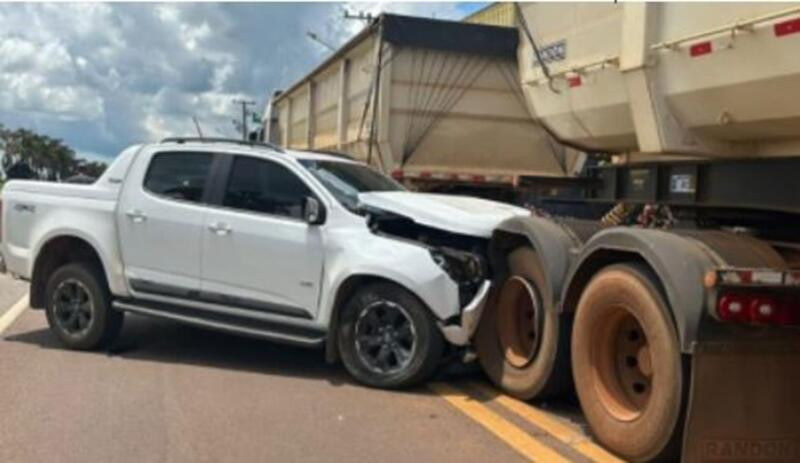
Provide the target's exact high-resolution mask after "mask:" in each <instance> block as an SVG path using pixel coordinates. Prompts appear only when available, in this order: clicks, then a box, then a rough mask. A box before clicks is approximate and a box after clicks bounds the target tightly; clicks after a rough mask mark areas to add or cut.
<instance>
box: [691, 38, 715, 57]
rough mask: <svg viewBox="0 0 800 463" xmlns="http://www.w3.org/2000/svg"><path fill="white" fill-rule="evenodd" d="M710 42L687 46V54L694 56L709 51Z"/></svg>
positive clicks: (705, 53)
mask: <svg viewBox="0 0 800 463" xmlns="http://www.w3.org/2000/svg"><path fill="white" fill-rule="evenodd" d="M711 51H712V50H711V42H700V43H696V44H694V45H692V46H691V47H689V56H691V57H692V58H696V57H698V56H703V55H707V54H709V53H711Z"/></svg>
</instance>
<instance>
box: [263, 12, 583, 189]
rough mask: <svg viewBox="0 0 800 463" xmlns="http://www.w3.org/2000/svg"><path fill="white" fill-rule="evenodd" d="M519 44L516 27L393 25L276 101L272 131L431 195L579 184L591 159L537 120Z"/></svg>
mask: <svg viewBox="0 0 800 463" xmlns="http://www.w3.org/2000/svg"><path fill="white" fill-rule="evenodd" d="M518 40H519V37H518V34H517V31H516V30H515V29H514V28H510V27H497V26H488V25H482V24H466V23H458V22H453V21H441V20H433V19H427V18H417V17H409V16H399V15H393V14H383V15H381V16H380V17H379V19H378V20H377V21H375V22H373V23H371V24H370V25H368V26H367V27H365V28H364V30H363V31H362V32H361V33H359V34H357V35H356V36H355V37H354V38H353V39H351V40H350V41H348V42H347V43H346V44H345V45H344V46H342V48H340V49H339V50H337V51H336V52H334V53H333V54H332V55H331V56H330V57H329V58H327V59H326V60H325V61H324V62H323V63H322V64H320V65H319V66H318V67H317V68H316V69H314V70H313V71H312V72H311V73H309V74H308V75H306V76H305V77H303V78H302V79H300V80H299V81H297V82H296V83H295V84H293V85H292V86H290V87H289V88H288V89H286V90H285V91H282V92H277V94H276V95H275V96H273V98H272V99H271V101H270V105H269V108H268V110H267V114H268V115H267V117H265V118H264V125H265V127H264V129H265V130H264V132H265V133H266V134H267V136H268V138H269V140H270V141H271V142H273V143H276V144H279V145H281V146H283V147H285V148H289V149H311V150H320V151H337V152H340V153H345V154H348V155H350V156H352V157H354V158H356V159H358V160H362V161H366V162H368V163H370V164H372V165H374V166H375V167H376V168H378V169H380V170H381V171H382V172H384V173H386V174H389V175H392V176H393V177H394V178H395V179H397V180H399V181H401V182H403V183H405V184H406V185H409V186H413V187H415V188H416V189H418V190H423V191H451V192H452V191H459V189H461V190H463V189H464V188H465V187H466V188H470V189H475V188H481V189H482V191H483V192H486V191H487V190H493V191H503V192H511V191H514V190H515V189H517V188H518V187H520V186H522V185H523V184H525V185H530V184H535V185H537V186H539V187H542V188H553V187H560V186H563V185H565V184H567V185H569V184H571V182H575V181H579V179H576V178H575V176H574V175H573V174H574V173H575V172H577V171H579V170H581V168H582V166H583V162H584V160H585V156H584V155H583V154H582V153H579V152H578V151H575V150H572V149H570V148H567V147H565V146H564V145H562V144H559V143H557V142H555V141H554V140H553V138H552V137H551V136H550V135H549V134H548V133H547V132H546V131H544V130H543V129H542V128H541V127H540V126H538V125H537V122H536V121H535V120H534V119H532V118H531V116H530V114H529V112H528V109H527V107H526V102H525V98H524V95H523V93H522V89H521V87H520V83H519V78H518V75H519V72H518V70H517V60H516V53H517V48H518ZM378 62H380V63H381V65H380V66H377V65H376V63H378ZM489 153H491V155H489Z"/></svg>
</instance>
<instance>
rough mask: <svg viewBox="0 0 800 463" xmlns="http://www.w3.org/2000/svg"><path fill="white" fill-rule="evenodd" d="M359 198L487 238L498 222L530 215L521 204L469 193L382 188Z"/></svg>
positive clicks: (430, 224)
mask: <svg viewBox="0 0 800 463" xmlns="http://www.w3.org/2000/svg"><path fill="white" fill-rule="evenodd" d="M358 199H359V201H360V202H361V203H362V204H364V205H366V206H370V207H375V208H378V209H383V210H385V211H388V212H393V213H395V214H399V215H402V216H405V217H408V218H409V219H412V220H413V221H415V222H417V223H418V224H420V225H426V226H428V227H432V228H438V229H440V230H445V231H448V232H452V233H460V234H462V235H471V236H480V237H486V238H488V237H490V236H492V232H493V231H494V229H495V228H496V227H497V225H499V224H500V222H502V221H504V220H506V219H508V218H511V217H514V216H529V215H531V212H530V211H529V210H527V209H523V208H521V207H516V206H511V205H509V204H504V203H499V202H496V201H489V200H486V199H480V198H472V197H469V196H452V195H443V194H432V193H413V192H410V191H382V192H371V193H361V194H359V195H358Z"/></svg>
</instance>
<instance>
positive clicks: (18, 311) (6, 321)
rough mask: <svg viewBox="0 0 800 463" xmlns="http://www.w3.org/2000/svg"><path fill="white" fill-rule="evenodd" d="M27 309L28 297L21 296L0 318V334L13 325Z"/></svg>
mask: <svg viewBox="0 0 800 463" xmlns="http://www.w3.org/2000/svg"><path fill="white" fill-rule="evenodd" d="M27 308H28V295H27V294H26V295H24V296H22V298H21V299H20V300H18V301H17V303H16V304H14V305H13V306H12V307H11V308H10V309H8V311H7V312H6V313H4V314H3V315H2V316H0V334H3V332H4V331H5V330H6V329H8V327H9V326H11V324H12V323H14V322H15V321H16V320H17V318H19V316H20V315H22V312H24V311H25V309H27Z"/></svg>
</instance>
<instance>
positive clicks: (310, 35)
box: [306, 31, 336, 51]
mask: <svg viewBox="0 0 800 463" xmlns="http://www.w3.org/2000/svg"><path fill="white" fill-rule="evenodd" d="M306 36H308V38H309V39H311V40H313V41H314V42H317V43H318V44H320V45H322V46H323V47H325V48H327V49H328V50H330V51H336V47H334V46H333V45H331V44H329V43H328V42H326V41H324V40H322V39H321V38H319V36H318V35H317V34H315V33H313V32H311V31H307V32H306Z"/></svg>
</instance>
